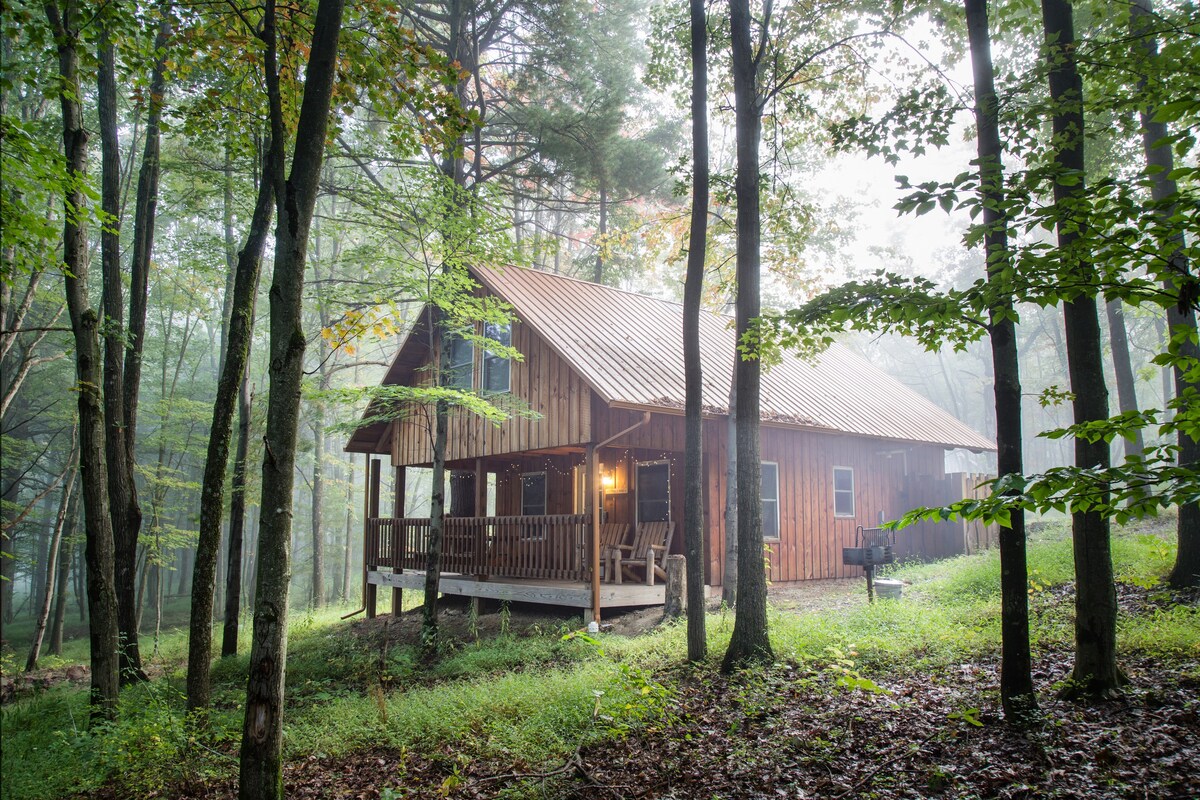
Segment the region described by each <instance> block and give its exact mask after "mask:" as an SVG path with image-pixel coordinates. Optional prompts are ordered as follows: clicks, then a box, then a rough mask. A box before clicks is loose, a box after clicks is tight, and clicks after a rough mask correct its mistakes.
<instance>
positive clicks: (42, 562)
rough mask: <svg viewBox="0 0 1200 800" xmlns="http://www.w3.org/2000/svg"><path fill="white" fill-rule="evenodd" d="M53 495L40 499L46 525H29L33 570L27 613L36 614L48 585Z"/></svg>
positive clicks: (53, 519) (30, 579)
mask: <svg viewBox="0 0 1200 800" xmlns="http://www.w3.org/2000/svg"><path fill="white" fill-rule="evenodd" d="M53 502H54V501H53V494H47V495H46V496H45V497H44V498H43V499H42V515H43V516H44V517H45V519H46V524H45V525H44V526H43V525H41V524H40V523H39V524H36V525H31V526H30V527H31V528H32V531H31V533H32V534H33V536H34V543H33V544H34V551H35V552H34V558H33V569H32V570H31V572H30V575H29V582H30V593H29V596H30V598H32V599H31V601H30V603H29V613H30V614H36V613H37V602H38V600H39V599H40V598H41V597H42V595H44V594H45V593H46V584H47V583H49V579H48V576H47V575H46V561H48V560H49V558H50V540H51V539H53V538H54V522H55V517H56V515H55V514H54V513H53V508H54V506H53Z"/></svg>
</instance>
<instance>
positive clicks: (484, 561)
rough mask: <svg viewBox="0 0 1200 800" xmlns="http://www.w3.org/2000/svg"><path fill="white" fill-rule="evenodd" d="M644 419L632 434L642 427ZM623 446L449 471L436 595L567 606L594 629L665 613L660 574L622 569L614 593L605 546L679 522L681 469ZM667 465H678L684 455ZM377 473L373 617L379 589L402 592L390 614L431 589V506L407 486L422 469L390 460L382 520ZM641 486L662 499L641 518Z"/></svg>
mask: <svg viewBox="0 0 1200 800" xmlns="http://www.w3.org/2000/svg"><path fill="white" fill-rule="evenodd" d="M646 416H648V415H644V416H643V418H642V420H640V421H638V425H636V426H633V427H640V425H641V424H644V422H645V418H646ZM627 430H628V428H627V429H625V430H622V431H621V433H625V432H627ZM617 438H618V436H612V437H609V439H607V440H605V441H602V442H600V443H598V444H588V445H584V446H581V447H559V448H544V449H541V450H534V451H524V452H519V453H510V454H505V455H498V456H489V457H481V458H472V459H456V460H452V461H449V462H447V465H446V467H447V473H448V483H447V487H448V492H447V495H448V497H447V499H448V501H449V502H447V507H446V512H447V513H446V515H445V517H444V518H443V531H442V543H441V577H440V581H439V590H440V591H441V592H442V593H444V594H453V595H463V596H467V597H473V598H487V599H494V600H508V601H519V602H531V603H544V604H552V605H561V606H568V607H572V608H577V609H579V610H580V611H582V612H583V614H584V616H585V619H586V620H588V621H591V620H592V619H595V618H597V617H598V616H599V615H600V614H601V610H602V609H605V608H621V607H633V606H643V605H661V604H663V603H664V602H665V599H666V590H665V586H664V584H663V580H662V570H661V569H660V570H658V572H659V579H658V580H654V579H646V578H645V570H644V569H643V570H639V569H636V568H635V569H633V570H630V568H629V567H625V571H626V576H627V577H626V578H625V580H624V582H621V583H616V582H614V581H613V577H614V576H613V575H611V574H607V573H610V572H613V567H612V566H611V564H610V563H609V559H608V557H607V555H608V554H609V553H610V552H611V550H610V548H609V547H608V546H606V543H607V542H608V538H612V531H611V529H612V528H613V527H614V524H620V525H622V526H624V527H625V529H626V532H627V536H626V537H625V541H626V543H628V542H630V541H632V539H633V538H634V532H635V530H636V526H637V525H638V523H639V522H640V521H642V520H646V519H671V518H672V517H673V516H674V515H673V514H672V511H673V509H672V508H671V506H672V505H674V504H676V503H678V502H680V501H681V497H678V496H677V497H674V498H672V497H671V495H670V492H669V485H670V483H671V482H672V481H671V480H670V474H671V473H672V472H674V471H675V468H674V465H673V464H668V460H667V456H666V455H665V454H663V453H662V451H654V452H649V453H642V452H641V451H634V450H630V449H627V448H625V447H617V448H611V447H609V445H610V444H612V443H613V441H614V440H616V439H617ZM670 456H671V458H670V460H671V461H672V462H673V461H674V460H675V458H674V457H675V454H670ZM369 458H370V457H369ZM369 464H370V466H369V468H368V478H367V480H368V486H367V493H366V494H367V508H366V509H365V511H366V513H365V517H366V524H365V526H364V532H363V533H364V536H363V545H364V547H363V552H364V570H363V581H364V584H365V588H366V603H365V605H366V609H367V613H368V615H369V616H374V614H375V611H376V606H377V593H378V589H379V587H384V588H385V589H386V588H390V589H392V590H393V595H392V608H393V613H395V612H396V611H398V610H399V608H400V605H401V598H402V592H403V591H404V590H406V589H407V590H410V591H414V590H415V591H423V589H424V585H425V570H426V567H427V564H428V556H429V546H428V545H429V532H430V520H429V518H428V516H416V515H414V514H412V512H413V511H416V512H418V513H420V512H422V511H426V510H427V508H428V506H427V505H426V503H425V502H423V501H417V503H416V505H414V504H413V498H412V497H408V494H407V493H406V484H407V483H408V482H409V481H410V480H414V478H413V475H412V470H413V469H416V468H422V467H424V466H425V465H397V464H395V462H394V461H393V465H394V466H392V468H391V472H390V474H391V475H392V476H394V483H393V486H392V491H385V492H384V494H385V495H390V497H389V498H388V499H389V500H391V502H390V503H389V505H391V509H389V510H391V511H392V516H384V515H383V514H381V513H380V473H381V471H382V470H387V469H388V466H389V465H387V463H386V461H381V460H378V459H375V458H370V461H369ZM639 476H641V477H642V480H641V481H640V483H639V481H638V480H637V478H638V477H639ZM651 478H654V480H653V481H651ZM422 480H425V479H424V478H422ZM642 484H644V485H646V486H650V485H651V484H653V486H654V488H655V490H656V491H655V493H654V497H653V498H651V497H650V495H649V494H647V493H645V492H644V493H643V494H645V502H643V503H642V505H641V508H639V507H638V504H637V503H636V502H635V498H636V497H637V496H638V492H637V488H638V486H639V485H642ZM406 497H408V502H407V503H406V502H405V498H406ZM672 500H674V501H675V503H672ZM406 511H407V512H409V513H408V514H405V512H406ZM605 537H608V538H605ZM596 564H598V565H599V568H598V569H597V568H594V565H596ZM660 566H661V559H660Z"/></svg>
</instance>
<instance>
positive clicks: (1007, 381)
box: [965, 0, 1037, 722]
mask: <svg viewBox="0 0 1200 800" xmlns="http://www.w3.org/2000/svg"><path fill="white" fill-rule="evenodd" d="M965 6H966V16H967V34H968V37H969V39H970V45H971V65H972V71H973V73H974V80H975V123H976V130H977V131H978V153H979V186H980V192H979V193H980V198H981V199H982V201H983V224H984V226H985V227H986V235H985V239H984V246H985V248H986V255H987V273H988V280H989V281H991V282H993V283H996V284H1001V291H1000V292H999V293H998V294H999V295H1000V296H1002V297H1003V298H1004V299H1003V300H1002V301H1000V302H998V303H997V304H996V306H995V307H993V308H992V309H991V311H990V314H989V317H990V323H991V324H990V328H989V334H990V341H991V347H992V372H993V375H994V376H995V383H994V389H995V399H996V467H997V470H996V471H997V474H998V476H999V477H1004V476H1006V475H1021V474H1022V473H1023V472H1024V464H1023V452H1022V448H1023V444H1022V439H1021V378H1020V367H1019V360H1018V354H1017V334H1016V326H1015V324H1014V318H1015V316H1016V314H1015V312H1014V310H1013V302H1012V296H1011V290H1009V289H1008V288H1006V287H1004V286H1003V284H1002V282H1003V281H1004V280H1005V279H1006V278H1005V276H1007V275H1009V274H1011V271H1012V252H1011V251H1010V250H1009V246H1008V215H1007V214H1006V213H1005V211H1004V208H1005V206H1004V175H1003V170H1004V165H1003V160H1002V159H1003V150H1002V147H1001V144H1000V127H999V119H998V111H999V109H998V101H997V98H996V88H995V77H994V71H993V66H992V41H991V35H990V33H989V31H988V9H987V0H966V2H965ZM1010 520H1011V522H1010V525H1009V526H1008V527H1003V526H1001V528H1000V533H999V549H1000V635H1001V640H1000V702H1001V705H1002V706H1003V708H1004V715H1005V717H1006V718H1007V719H1008V720H1010V721H1013V722H1022V721H1025V720H1027V719H1028V716H1029V713H1030V712H1031V711H1032V710H1033V709H1035V708H1037V695H1036V694H1035V692H1034V688H1033V677H1032V657H1031V655H1030V651H1029V595H1028V586H1029V575H1028V568H1027V565H1026V558H1025V512H1024V511H1023V510H1022V509H1020V508H1013V509H1012V510H1011V511H1010Z"/></svg>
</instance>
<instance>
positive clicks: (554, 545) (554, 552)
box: [366, 514, 591, 581]
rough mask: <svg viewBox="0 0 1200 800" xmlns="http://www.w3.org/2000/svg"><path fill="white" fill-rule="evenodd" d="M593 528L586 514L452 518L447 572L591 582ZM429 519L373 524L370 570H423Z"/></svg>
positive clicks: (445, 551)
mask: <svg viewBox="0 0 1200 800" xmlns="http://www.w3.org/2000/svg"><path fill="white" fill-rule="evenodd" d="M590 536H591V525H590V524H589V520H588V516H587V515H586V514H556V515H550V516H539V517H446V518H445V524H444V527H443V530H442V571H443V572H457V573H459V574H463V575H486V576H489V577H499V578H544V579H550V580H566V581H586V580H587V579H588V577H589V575H590V571H589V568H588V561H589V558H588V554H589V552H590V550H589V545H590V542H591V539H590ZM428 553H429V520H428V519H423V518H404V519H397V518H394V517H390V518H389V517H378V518H372V519H369V520H367V554H366V558H367V568H368V569H399V568H403V569H413V570H421V571H423V570H424V569H425V567H426V561H427V558H428Z"/></svg>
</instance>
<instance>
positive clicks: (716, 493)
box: [705, 420, 955, 583]
mask: <svg viewBox="0 0 1200 800" xmlns="http://www.w3.org/2000/svg"><path fill="white" fill-rule="evenodd" d="M762 431H763V434H764V435H763V436H762V459H763V461H770V462H775V463H777V464H778V465H779V528H780V537H779V539H778V540H777V541H768V542H767V543H766V546H767V547H769V548H770V555H769V563H770V574H769V576H768V577H769V578H770V580H771V581H772V582H775V583H788V582H792V581H800V580H813V579H819V578H845V577H853V576H857V575H861V574H862V570H861V569H859V568H857V567H848V566H844V565H843V564H842V548H843V547H851V546H853V545H854V536H855V529H856V527H857V526H858V525H864V526H868V527H869V526H872V525H876V524H878V522H879V518H880V514H881V513H882V514H883V517H884V519H893V518H895V517H897V516H899V515H900V514H902V513H903V512H904V511H906V510H908V508H909V507H911V506H912V505H916V504H917V503H916V502H913V501H914V500H917V501H919V500H920V498H918V497H916V495H918V494H925V491H924V490H923V489H922V488H921V487H933V486H940V484H941V483H942V482H944V475H943V471H942V451H941V449H940V448H936V447H925V446H920V445H917V446H906V445H901V444H896V443H889V442H881V441H878V440H871V439H867V438H863V437H856V436H837V435H830V434H823V433H814V432H808V431H790V430H785V429H780V428H766V427H764V428H763V429H762ZM705 450H706V453H707V454H709V458H708V459H707V460H706V473H707V475H706V493H707V497H706V504H707V506H708V508H709V510H710V513H709V516H708V520H707V527H708V531H709V535H708V537H707V538H708V542H707V546H708V568H709V570H710V574H711V575H712V578H711V579H710V580H711V582H713V583H719V576H720V575H721V563H722V560H723V556H724V552H725V535H726V531H725V520H724V509H725V489H726V487H725V464H726V454H725V451H726V430H725V422H724V420H721V421H714V422H711V423H709V424H707V425H706V426H705ZM906 461H907V464H906V463H905V462H906ZM835 466H837V467H850V468H852V469H853V470H854V501H855V508H854V512H855V513H854V516H853V517H845V518H843V517H837V516H835V515H834V505H833V502H834V501H833V468H834V467H835ZM906 471H907V475H906V474H905V473H906ZM914 487H915V488H914ZM953 528H954V526H934V525H928V526H919V529H917V530H911V531H910V530H908V529H906V530H905V531H901V532H900V533H899V547H898V548H897V550H898V554H899V555H900V556H901V557H905V556H908V557H918V556H920V557H924V558H935V557H941V556H943V555H952V554H953V552H955V551H953V548H952V547H951V545H952V544H953V541H954V539H955V534H954V532H953Z"/></svg>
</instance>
